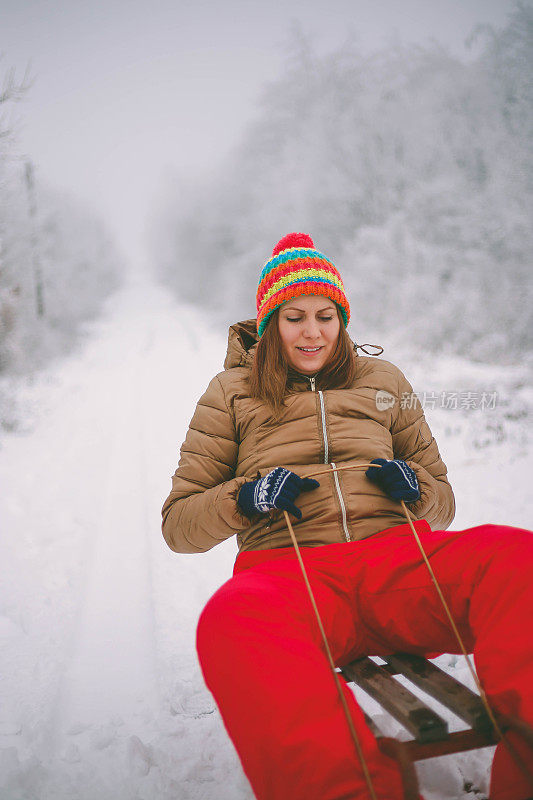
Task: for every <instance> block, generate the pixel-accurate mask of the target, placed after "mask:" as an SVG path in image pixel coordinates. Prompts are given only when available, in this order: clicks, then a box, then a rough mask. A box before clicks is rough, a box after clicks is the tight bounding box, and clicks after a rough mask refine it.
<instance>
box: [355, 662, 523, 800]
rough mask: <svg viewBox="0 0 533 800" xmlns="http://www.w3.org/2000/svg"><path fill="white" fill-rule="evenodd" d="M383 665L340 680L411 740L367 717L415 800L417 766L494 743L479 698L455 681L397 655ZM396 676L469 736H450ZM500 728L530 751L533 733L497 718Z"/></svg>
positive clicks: (358, 666)
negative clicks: (447, 713) (392, 733)
mask: <svg viewBox="0 0 533 800" xmlns="http://www.w3.org/2000/svg"><path fill="white" fill-rule="evenodd" d="M382 660H384V661H385V664H384V665H379V664H376V663H375V662H374V661H372V659H370V658H367V657H365V658H359V659H357V660H355V661H352V662H351V663H350V664H348V665H347V666H345V667H343V668H342V670H341V674H342V675H343V676H344V678H345V680H346V681H348V682H353V683H355V684H357V685H358V686H360V687H361V689H363V690H364V691H365V692H366V693H367V694H368V695H370V696H371V697H372V698H373V699H374V700H376V701H377V702H378V703H379V704H380V705H381V706H382V707H383V708H384V709H385V710H386V711H388V712H389V714H391V715H392V716H393V717H394V718H395V719H396V720H397V721H398V722H399V723H400V724H401V725H402V726H403V727H404V728H406V730H407V731H408V732H409V733H410V734H411V735H412V736H413V737H414V738H413V739H411V740H408V741H399V740H398V739H394V738H391V737H387V736H384V735H383V733H382V732H381V731H380V730H379V729H378V727H377V726H376V724H375V723H374V722H373V720H371V719H370V718H369V717H368V716H367V715H365V716H366V721H367V723H368V725H369V727H370V728H371V730H372V732H373V733H374V735H375V736H376V738H377V740H378V745H379V747H380V749H381V750H382V751H383V752H384V753H386V754H387V755H388V756H390V757H392V758H395V759H396V760H397V761H398V763H399V765H400V769H401V773H402V780H403V789H404V798H405V800H419V797H420V790H419V787H418V779H417V775H416V770H415V768H414V762H415V761H421V760H423V759H426V758H435V757H436V756H444V755H449V754H450V753H460V752H464V751H467V750H477V749H478V748H480V747H488V746H490V745H495V744H496V742H497V737H496V735H495V733H494V730H493V728H492V725H491V722H490V720H489V718H488V715H487V712H486V711H485V708H484V706H483V703H482V701H481V699H480V697H479V695H478V694H476V693H475V692H472V691H471V690H470V689H468V688H467V687H466V686H464V685H463V684H462V683H459V682H458V681H456V680H455V678H452V677H451V676H450V675H448V674H447V673H446V672H443V670H441V669H439V668H438V667H437V666H435V665H434V664H432V663H431V662H429V661H426V659H425V658H422V657H420V656H413V655H408V654H396V655H394V656H387V657H386V658H384V659H382ZM394 675H404V676H405V677H406V678H408V679H409V680H410V681H411V682H412V683H413V684H415V685H416V686H417V687H419V688H420V689H421V690H422V691H423V692H425V693H426V694H428V695H430V696H431V697H433V698H435V699H436V700H438V701H439V702H440V703H442V705H444V706H446V708H448V709H449V710H450V711H453V713H454V714H456V715H457V716H458V717H460V719H462V720H464V722H466V723H467V725H468V726H469V728H468V730H465V731H460V732H458V733H449V731H448V724H447V722H446V721H445V720H443V719H442V718H441V717H440V716H439V715H438V714H437V713H436V712H435V711H433V710H432V709H430V708H428V706H426V705H425V704H424V702H423V700H421V698H420V697H418V696H417V695H415V694H414V693H413V692H411V691H410V690H409V689H407V688H405V686H403V684H401V683H400V682H399V681H397V680H395V678H394V677H393V676H394ZM498 723H499V724H500V725H501V727H502V731H503V732H505V731H506V730H515V731H516V732H517V733H519V734H520V735H521V736H522V737H523V738H524V739H525V740H526V741H528V742H529V743H530V744H531V746H532V747H533V729H531V728H530V727H529V725H527V724H526V723H524V722H522V721H521V720H517V719H511V718H508V717H502V716H498Z"/></svg>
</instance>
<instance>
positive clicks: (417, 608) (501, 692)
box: [197, 521, 533, 800]
mask: <svg viewBox="0 0 533 800" xmlns="http://www.w3.org/2000/svg"><path fill="white" fill-rule="evenodd" d="M415 525H416V528H417V531H418V533H419V535H420V538H421V540H422V543H423V545H424V548H425V550H426V552H427V554H428V557H429V559H430V562H431V565H432V567H433V569H434V571H435V574H436V576H437V578H438V580H439V582H440V584H441V587H442V590H443V593H444V596H445V597H446V599H447V601H448V603H449V606H450V609H451V612H452V614H453V615H454V617H455V620H456V623H457V625H458V628H459V630H460V632H461V635H462V637H463V640H464V642H465V645H466V648H467V650H468V651H469V652H473V653H474V659H475V665H476V668H477V671H478V675H479V677H480V680H481V682H482V684H483V686H484V688H485V691H486V692H487V695H488V697H489V700H490V701H492V704H493V706H494V708H496V709H498V710H500V711H501V712H503V713H506V714H513V715H516V716H518V717H520V718H521V719H524V720H526V721H527V722H529V723H530V724H533V647H532V624H531V623H532V620H533V533H531V532H530V531H526V530H522V529H519V528H511V527H504V526H500V525H480V526H479V527H476V528H470V529H468V530H465V531H456V532H453V531H431V529H430V527H429V525H428V524H427V522H425V521H418V522H416V523H415ZM302 557H303V559H304V563H305V566H306V569H307V572H308V575H309V580H310V583H311V586H312V588H313V592H314V594H315V598H316V602H317V605H318V608H319V611H320V614H321V616H322V621H323V624H324V628H325V631H326V635H327V637H328V641H329V644H330V647H331V650H332V654H333V658H334V660H335V662H336V664H337V665H339V666H342V665H343V664H346V663H348V662H349V661H351V660H352V659H354V658H357V657H360V656H363V655H377V656H379V655H388V654H391V653H395V652H409V653H417V654H420V655H425V654H430V653H431V654H433V655H434V654H436V653H458V652H459V650H458V645H457V642H456V640H455V637H454V635H453V632H452V631H451V630H450V625H449V623H448V621H447V619H446V618H445V615H444V611H443V609H442V606H441V602H440V600H439V597H438V595H437V593H436V590H435V587H434V585H433V583H432V581H431V578H430V576H429V573H428V570H427V567H426V566H425V564H424V562H423V560H422V558H421V554H420V551H419V549H418V547H417V544H416V542H415V539H414V537H413V534H412V532H411V530H410V528H409V526H408V525H407V524H406V525H399V526H397V527H394V528H389V529H387V530H384V531H382V532H381V533H378V534H375V535H374V536H371V537H369V538H367V539H363V540H362V541H356V542H346V543H342V544H332V545H323V546H321V547H308V548H302ZM197 646H198V654H199V658H200V663H201V666H202V670H203V674H204V678H205V681H206V683H207V686H208V687H209V689H210V691H211V692H212V694H213V696H214V697H215V700H216V701H217V704H218V707H219V709H220V712H221V715H222V718H223V720H224V724H225V725H226V728H227V730H228V732H229V735H230V737H231V739H232V740H233V743H234V745H235V747H236V749H237V752H238V754H239V756H240V759H241V762H242V765H243V768H244V771H245V773H246V775H247V776H248V779H249V781H250V783H251V785H252V788H253V790H254V792H255V795H256V797H257V798H258V800H356V799H357V800H368V798H369V793H368V789H367V787H366V783H365V780H364V777H363V774H362V771H361V767H360V764H359V761H358V758H357V755H356V753H355V748H354V745H353V741H352V739H351V737H350V733H349V729H348V726H347V723H346V718H345V716H344V713H343V710H342V705H341V703H340V701H339V698H338V694H337V689H336V686H335V682H334V680H333V677H332V675H331V670H330V667H329V665H328V661H327V658H326V654H325V651H324V647H323V644H322V641H321V638H320V633H319V629H318V626H317V622H316V619H315V617H314V614H313V611H312V607H311V604H310V601H309V597H308V595H307V592H306V588H305V585H304V582H303V579H302V575H301V572H300V569H299V566H298V562H297V560H296V555H295V553H294V551H293V550H292V548H280V549H275V550H260V551H250V552H245V553H242V554H241V555H239V556H238V557H237V561H236V564H235V570H234V576H233V578H231V579H230V580H229V581H227V583H225V584H224V585H223V586H222V587H221V588H220V589H219V590H218V591H217V592H216V593H215V594H214V595H213V597H212V598H211V599H210V600H209V602H208V603H207V605H206V607H205V609H204V610H203V612H202V615H201V617H200V621H199V625H198V632H197ZM345 692H346V697H347V700H348V703H349V707H350V709H351V713H352V716H353V719H354V722H355V726H356V729H357V731H358V735H359V737H360V740H361V743H362V747H363V751H364V755H365V759H366V762H367V764H368V767H369V770H370V774H371V776H372V781H373V784H374V788H375V791H376V794H377V797H378V798H379V800H400V799H401V798H402V796H403V793H402V788H401V779H400V772H399V769H398V767H397V765H396V763H395V762H394V761H393V760H391V759H390V758H388V757H387V756H385V755H383V754H382V753H381V752H380V750H379V749H378V747H377V744H376V740H375V739H374V737H373V735H372V733H371V732H370V730H369V729H368V727H367V725H366V723H365V721H364V717H363V714H362V712H361V710H360V708H359V706H358V705H357V703H356V701H355V699H354V696H353V694H352V692H351V691H350V690H349V689H348V688H347V687H345ZM509 738H510V739H512V741H513V743H514V745H515V746H516V748H517V749H518V750H519V751H520V753H521V754H522V757H523V758H524V760H525V761H526V763H527V764H529V765H533V753H532V752H531V750H530V749H529V748H528V747H526V746H525V745H524V743H523V742H522V741H520V740H519V739H518V738H514V737H513V734H511V735H510V736H509ZM490 797H491V800H525V799H526V798H531V797H533V789H532V787H531V786H530V785H529V784H528V781H527V779H526V778H525V777H523V775H522V773H521V772H520V771H519V769H518V767H516V765H515V764H514V762H513V761H512V760H511V758H510V756H509V755H508V752H507V750H506V748H504V747H503V746H501V745H499V746H498V747H497V749H496V754H495V758H494V762H493V767H492V777H491V792H490Z"/></svg>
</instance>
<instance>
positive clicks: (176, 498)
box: [163, 320, 455, 553]
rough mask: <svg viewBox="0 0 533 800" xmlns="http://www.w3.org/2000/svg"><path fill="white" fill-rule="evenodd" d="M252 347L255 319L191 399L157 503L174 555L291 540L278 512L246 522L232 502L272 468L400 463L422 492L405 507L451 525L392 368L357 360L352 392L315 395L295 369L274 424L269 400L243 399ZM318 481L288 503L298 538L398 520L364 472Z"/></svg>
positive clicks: (447, 500) (332, 538)
mask: <svg viewBox="0 0 533 800" xmlns="http://www.w3.org/2000/svg"><path fill="white" fill-rule="evenodd" d="M256 343H257V335H256V330H255V320H248V321H247V322H242V323H238V324H236V325H233V326H232V327H231V328H230V335H229V344H228V353H227V356H226V361H225V363H224V367H225V371H224V372H222V373H220V374H219V375H217V376H215V377H214V378H213V380H212V381H211V383H210V384H209V386H208V388H207V391H206V392H205V394H204V395H203V397H201V398H200V400H199V402H198V405H197V407H196V411H195V413H194V416H193V418H192V420H191V423H190V427H189V431H188V433H187V437H186V439H185V442H184V443H183V445H182V447H181V458H180V462H179V466H178V468H177V470H176V472H175V474H174V476H173V479H172V491H171V493H170V495H169V496H168V498H167V500H166V501H165V504H164V506H163V535H164V537H165V540H166V542H167V544H168V546H169V547H170V548H171V549H172V550H174V551H176V552H178V553H201V552H204V551H206V550H209V549H210V548H211V547H213V546H214V545H216V544H218V542H221V541H223V540H224V539H227V538H229V537H230V536H233V535H235V534H236V535H237V543H238V545H239V551H244V550H263V549H268V548H272V547H287V546H290V544H291V541H290V537H289V533H288V531H287V528H286V525H285V520H284V517H283V513H282V512H278V511H273V512H272V513H271V514H270V515H262V514H258V515H257V516H256V517H254V518H253V519H251V520H250V519H249V518H248V517H246V516H244V515H243V514H242V513H240V510H239V507H238V506H237V502H236V498H237V494H238V492H239V489H240V487H241V486H242V484H243V483H245V482H246V481H249V480H253V479H255V478H257V477H258V474H259V475H266V474H267V472H269V471H270V470H271V469H273V468H274V467H277V466H282V467H286V468H287V469H290V470H292V471H293V472H296V473H297V474H298V475H300V476H301V477H305V476H306V475H309V474H310V473H312V472H315V471H317V469H320V466H319V465H325V464H328V463H329V464H335V465H336V466H340V465H345V464H358V463H359V464H364V463H368V462H369V461H371V460H372V459H373V458H387V459H391V458H401V459H403V460H404V461H406V462H407V463H408V464H409V466H410V467H411V468H412V469H413V470H414V471H415V473H416V476H417V478H418V483H419V486H420V493H421V497H420V499H419V500H417V501H416V502H415V503H411V504H409V506H408V507H409V509H410V511H411V513H412V515H413V516H414V517H415V518H417V519H422V518H424V519H426V520H427V521H428V522H429V524H430V525H431V526H432V528H433V529H434V530H435V529H444V528H446V527H447V526H448V525H449V524H450V522H451V521H452V519H453V516H454V513H455V504H454V497H453V492H452V489H451V486H450V484H449V483H448V481H447V479H446V467H445V465H444V463H443V461H442V459H441V457H440V455H439V451H438V448H437V444H436V442H435V439H434V438H433V436H432V435H431V431H430V429H429V427H428V425H427V423H426V421H425V418H424V414H423V412H422V410H421V408H420V405H419V403H418V402H417V401H415V402H414V403H411V402H405V398H406V397H408V396H410V395H411V394H412V391H413V390H412V388H411V385H410V384H409V383H408V381H407V380H406V378H405V377H404V375H403V374H402V372H401V371H400V370H399V369H398V368H397V367H395V366H394V365H393V364H390V363H389V362H388V361H384V360H383V359H380V358H373V357H365V356H357V360H356V377H355V380H354V382H353V385H352V386H351V387H350V388H349V389H329V390H325V391H314V386H313V383H314V381H312V380H311V379H309V378H306V377H304V376H300V375H298V376H295V379H294V381H293V382H292V383H291V387H290V393H289V394H288V396H287V400H286V407H285V408H284V410H283V412H282V415H281V418H280V419H279V421H278V422H277V423H275V424H273V423H272V421H271V413H270V410H269V407H268V406H267V405H266V404H265V403H263V402H261V401H259V400H256V399H254V398H251V397H250V396H249V389H248V375H249V371H250V364H251V362H252V359H253V356H254V351H255V347H254V345H255V344H256ZM378 393H379V394H378ZM402 398H403V402H402ZM404 406H405V407H404ZM318 480H319V481H320V487H319V488H318V489H315V490H313V491H311V492H305V493H302V494H300V495H299V497H298V499H297V501H296V504H297V505H298V507H299V508H301V510H302V514H303V517H302V520H301V521H300V522H298V521H296V520H293V522H294V530H295V533H296V536H297V538H298V541H299V543H300V544H301V545H307V546H316V545H322V544H332V543H338V542H343V541H352V540H356V539H363V538H365V537H367V536H371V535H372V534H373V533H377V532H378V531H381V530H384V529H385V528H390V527H392V526H394V525H402V524H404V523H405V517H404V516H403V513H402V509H401V506H400V504H399V503H398V502H396V501H394V500H391V499H389V498H388V497H387V496H386V495H385V494H384V493H383V492H382V491H381V490H380V489H379V488H378V487H377V486H376V485H375V484H374V483H371V482H370V481H369V480H368V478H366V477H365V471H364V470H348V471H341V472H338V473H334V472H331V473H330V474H328V475H323V476H320V477H319V478H318Z"/></svg>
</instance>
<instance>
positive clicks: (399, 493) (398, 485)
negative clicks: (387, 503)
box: [365, 458, 420, 503]
mask: <svg viewBox="0 0 533 800" xmlns="http://www.w3.org/2000/svg"><path fill="white" fill-rule="evenodd" d="M370 463H371V464H379V465H380V466H379V467H369V468H368V469H367V471H366V473H365V475H366V477H367V478H368V479H369V480H371V481H372V482H373V483H377V485H378V486H379V488H380V489H382V490H383V491H384V492H385V494H388V496H389V497H392V499H393V500H405V502H406V503H413V502H414V501H415V500H418V499H419V497H420V488H419V486H418V480H417V477H416V475H415V473H414V472H413V470H412V469H411V467H409V466H408V465H407V464H406V463H405V461H400V459H399V458H397V459H395V460H394V461H387V459H386V458H374V459H373V461H371V462H370Z"/></svg>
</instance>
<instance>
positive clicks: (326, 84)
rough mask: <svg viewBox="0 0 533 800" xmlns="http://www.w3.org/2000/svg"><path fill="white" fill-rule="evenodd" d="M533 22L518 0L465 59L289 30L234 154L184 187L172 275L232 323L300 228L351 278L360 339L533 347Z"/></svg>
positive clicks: (512, 351)
mask: <svg viewBox="0 0 533 800" xmlns="http://www.w3.org/2000/svg"><path fill="white" fill-rule="evenodd" d="M532 31H533V9H532V8H531V7H529V6H526V5H522V4H518V5H516V6H515V8H514V10H513V11H512V13H511V14H510V15H509V17H508V22H507V24H506V26H505V27H504V28H503V29H502V30H492V29H484V30H479V31H477V33H476V36H477V38H478V44H481V49H480V53H479V55H478V56H477V57H476V58H475V59H473V60H471V61H470V62H463V61H461V60H459V59H457V58H454V57H452V56H451V55H450V54H449V53H448V52H447V51H446V49H444V48H443V47H441V46H439V45H438V44H437V43H433V44H431V45H428V46H424V47H422V46H409V47H407V46H401V45H397V46H395V47H393V48H389V49H387V50H384V51H381V52H377V53H374V54H373V55H371V56H363V55H361V53H360V52H359V51H358V49H357V47H356V45H354V44H346V45H344V46H343V47H341V48H339V49H337V50H336V51H334V52H332V53H330V54H329V55H327V56H325V57H318V56H316V55H315V54H313V51H312V47H311V45H310V44H309V42H302V40H301V39H299V40H298V41H296V42H295V44H294V47H293V48H291V52H292V55H291V60H290V62H289V63H288V64H287V69H286V72H285V74H284V75H283V76H282V78H281V79H279V80H278V81H276V82H275V83H272V84H271V85H269V86H268V87H267V88H266V89H265V91H264V93H263V95H262V98H261V100H260V103H259V110H258V113H257V115H256V119H255V121H254V122H253V124H252V125H251V126H250V127H249V129H248V130H247V131H246V132H245V134H244V136H243V138H242V140H241V142H240V143H239V144H238V146H236V148H235V150H234V152H233V154H232V156H231V157H230V158H229V159H228V162H227V163H226V164H225V165H223V167H222V168H221V169H220V170H219V172H218V173H217V174H216V175H214V176H213V178H212V180H211V181H210V182H204V183H203V184H202V186H201V187H199V188H196V189H195V188H194V187H191V186H187V187H180V186H177V187H176V190H175V194H174V198H173V203H172V210H170V208H169V209H168V210H167V211H166V213H165V214H164V215H163V216H162V218H161V219H160V221H159V225H158V236H157V243H158V244H157V248H156V250H155V257H156V260H157V263H158V269H159V274H160V276H161V279H162V280H163V281H164V282H166V283H167V284H169V285H171V286H173V287H174V288H175V289H176V291H177V292H179V294H180V295H181V296H182V297H184V298H186V299H188V300H191V301H193V302H198V303H208V304H210V305H211V307H212V309H213V311H214V312H215V311H216V310H217V309H223V315H224V321H228V320H230V319H231V318H234V317H235V316H240V315H252V314H253V313H254V307H253V302H252V301H253V296H254V291H255V288H256V285H257V277H258V272H259V269H260V267H261V266H262V261H263V260H264V259H265V258H267V257H268V254H269V247H271V246H272V245H273V244H274V243H275V241H276V240H277V239H278V238H280V237H281V235H283V234H284V233H286V232H288V231H289V230H303V231H308V232H309V233H311V234H312V236H313V237H314V239H315V243H316V244H317V246H318V247H319V248H320V249H322V250H323V251H324V252H325V253H327V254H328V255H329V256H330V257H332V258H333V260H335V261H336V263H337V264H338V266H339V268H340V270H341V273H342V275H343V276H344V277H345V280H346V283H347V284H348V287H349V289H350V293H351V296H352V298H353V307H354V308H353V310H354V315H355V316H356V319H357V323H356V325H357V331H356V330H355V328H352V330H353V332H354V335H355V336H356V338H359V336H365V330H366V329H371V330H372V331H376V332H379V331H380V330H381V331H384V332H393V331H394V332H401V333H402V334H404V335H405V336H407V337H408V338H409V340H411V341H412V342H413V343H416V342H420V343H423V345H424V346H425V347H432V348H435V349H439V350H442V349H445V350H453V351H461V352H465V351H467V352H468V353H469V354H471V355H474V356H477V357H480V358H494V357H499V358H505V357H506V356H507V355H510V356H512V357H516V355H517V354H518V353H520V352H522V351H524V350H525V349H530V348H531V346H532V345H533V326H532V324H531V322H532V320H531V309H532V307H533V303H532V297H531V293H532V279H531V274H532V266H533V265H532V256H531V254H532V253H533V234H532V230H531V225H530V220H531V214H532V210H533V209H532V198H533V158H532V155H533V154H532V148H533V89H532V85H533V84H532V75H533V70H532V66H533V33H532ZM180 189H181V190H182V191H181V192H180Z"/></svg>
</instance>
